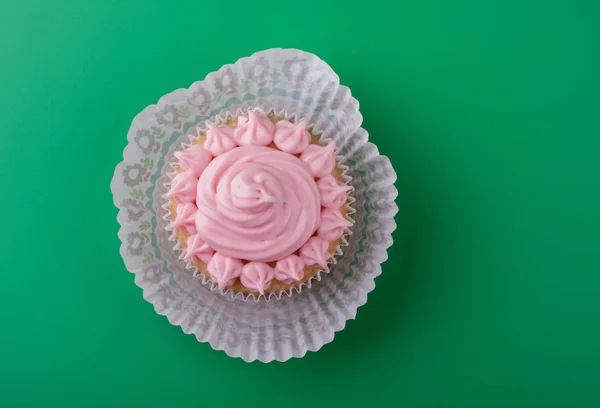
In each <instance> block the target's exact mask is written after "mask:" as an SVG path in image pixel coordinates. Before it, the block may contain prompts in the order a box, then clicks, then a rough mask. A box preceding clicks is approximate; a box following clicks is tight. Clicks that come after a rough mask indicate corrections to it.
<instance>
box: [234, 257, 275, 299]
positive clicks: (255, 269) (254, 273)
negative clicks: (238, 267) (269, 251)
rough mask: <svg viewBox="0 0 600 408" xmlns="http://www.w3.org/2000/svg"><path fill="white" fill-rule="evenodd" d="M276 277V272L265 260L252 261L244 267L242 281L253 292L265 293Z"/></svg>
mask: <svg viewBox="0 0 600 408" xmlns="http://www.w3.org/2000/svg"><path fill="white" fill-rule="evenodd" d="M274 277H275V272H274V271H273V268H271V267H270V266H269V265H268V264H266V263H264V262H250V263H247V264H246V265H244V267H243V268H242V275H241V276H240V282H242V285H244V286H245V287H247V288H248V289H250V290H251V291H253V292H259V293H260V294H261V295H263V294H264V293H265V289H267V288H268V287H269V285H270V284H271V281H272V280H273V278H274Z"/></svg>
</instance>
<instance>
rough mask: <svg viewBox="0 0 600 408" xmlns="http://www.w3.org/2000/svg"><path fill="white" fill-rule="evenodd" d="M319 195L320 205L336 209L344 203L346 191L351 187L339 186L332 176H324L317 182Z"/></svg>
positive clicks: (346, 196) (346, 195)
mask: <svg viewBox="0 0 600 408" xmlns="http://www.w3.org/2000/svg"><path fill="white" fill-rule="evenodd" d="M317 187H318V188H319V194H320V195H321V205H322V206H323V207H327V208H333V209H338V208H340V207H341V206H342V205H344V203H345V202H346V200H347V198H348V191H350V190H352V187H351V186H345V185H344V186H341V185H339V184H338V182H337V180H336V179H335V177H333V176H332V175H329V176H325V177H323V178H321V179H319V181H317Z"/></svg>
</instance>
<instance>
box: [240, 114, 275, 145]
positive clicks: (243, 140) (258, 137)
mask: <svg viewBox="0 0 600 408" xmlns="http://www.w3.org/2000/svg"><path fill="white" fill-rule="evenodd" d="M274 133H275V124H274V123H273V122H271V119H269V117H268V116H267V115H265V114H264V113H263V112H262V111H260V110H257V109H255V110H250V111H248V119H247V120H240V119H238V127H237V128H235V130H234V131H233V138H234V139H235V141H236V142H237V143H238V144H239V145H240V146H266V145H268V144H269V143H271V142H272V141H273V134H274Z"/></svg>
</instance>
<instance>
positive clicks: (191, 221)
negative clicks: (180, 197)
mask: <svg viewBox="0 0 600 408" xmlns="http://www.w3.org/2000/svg"><path fill="white" fill-rule="evenodd" d="M196 211H198V207H196V204H194V203H183V204H179V205H177V215H176V216H175V220H174V221H173V222H172V223H170V224H169V228H185V229H186V230H187V232H189V233H190V234H195V233H196Z"/></svg>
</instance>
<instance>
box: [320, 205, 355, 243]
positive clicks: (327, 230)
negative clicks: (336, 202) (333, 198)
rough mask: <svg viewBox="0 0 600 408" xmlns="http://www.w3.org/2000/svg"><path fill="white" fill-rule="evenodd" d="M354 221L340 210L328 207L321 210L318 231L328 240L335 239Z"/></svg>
mask: <svg viewBox="0 0 600 408" xmlns="http://www.w3.org/2000/svg"><path fill="white" fill-rule="evenodd" d="M351 225H352V223H351V222H350V221H348V220H347V219H346V218H344V216H343V215H342V213H341V212H340V210H334V209H331V208H326V209H325V210H323V211H321V224H320V225H319V229H318V230H317V233H318V234H319V236H320V237H321V238H323V239H326V240H328V241H335V240H336V239H338V238H340V237H341V236H342V235H343V234H344V230H345V229H346V228H348V227H349V226H351Z"/></svg>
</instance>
